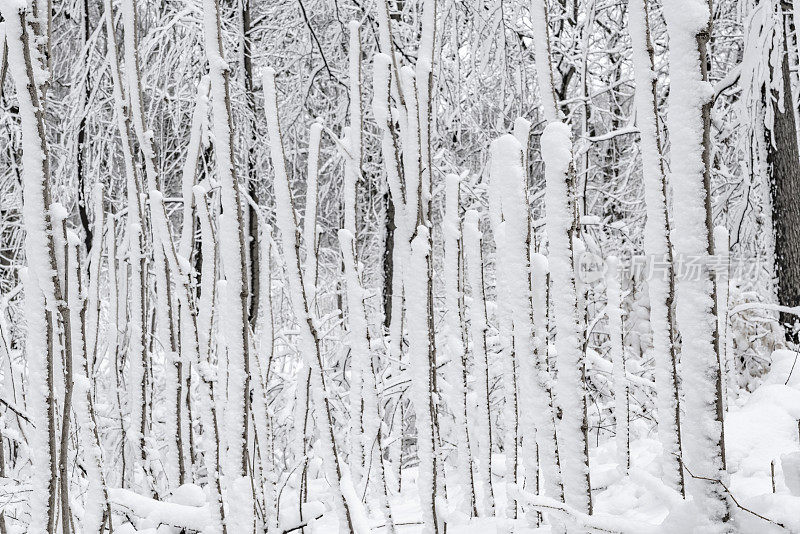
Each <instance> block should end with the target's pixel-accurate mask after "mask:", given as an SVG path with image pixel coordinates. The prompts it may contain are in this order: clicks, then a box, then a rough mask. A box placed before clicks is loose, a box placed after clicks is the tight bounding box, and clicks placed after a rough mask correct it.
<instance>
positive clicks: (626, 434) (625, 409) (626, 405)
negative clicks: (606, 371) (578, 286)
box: [606, 256, 631, 474]
mask: <svg viewBox="0 0 800 534" xmlns="http://www.w3.org/2000/svg"><path fill="white" fill-rule="evenodd" d="M606 267H607V269H608V271H607V272H606V298H607V302H606V315H607V316H608V335H609V337H610V338H611V343H610V345H611V362H612V365H613V367H612V368H613V372H612V377H613V382H614V428H615V431H616V444H617V463H618V469H619V471H620V472H621V473H622V474H627V473H628V470H629V469H630V468H631V435H630V428H629V427H630V420H631V414H630V392H629V390H628V377H627V375H626V369H625V346H624V344H623V335H624V334H623V329H622V317H623V313H624V312H623V310H622V288H621V286H620V280H619V276H620V273H619V260H618V259H617V258H616V256H609V257H608V259H607V260H606Z"/></svg>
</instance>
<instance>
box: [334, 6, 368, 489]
mask: <svg viewBox="0 0 800 534" xmlns="http://www.w3.org/2000/svg"><path fill="white" fill-rule="evenodd" d="M349 30H350V46H349V52H348V55H349V71H348V78H349V86H350V93H349V94H350V126H349V128H347V136H346V145H347V149H348V151H349V154H348V155H347V158H346V161H345V165H344V188H343V189H344V191H343V195H344V202H343V210H344V228H343V229H344V230H345V231H347V232H348V233H349V234H350V236H352V241H353V243H354V246H355V245H357V244H358V228H357V225H356V218H357V217H358V204H357V200H358V179H359V176H360V174H361V127H362V118H361V115H362V112H361V41H360V37H361V30H360V25H359V23H358V21H355V20H354V21H350V24H349ZM339 242H340V245H341V243H342V235H341V233H340V235H339ZM343 253H344V252H343ZM353 254H355V255H356V256H354V260H353V261H358V260H357V259H355V258H357V252H356V250H355V249H354V250H353ZM344 269H345V271H347V269H348V267H347V265H345V266H344ZM351 282H352V281H351V280H349V278H348V276H347V274H345V285H346V286H347V287H348V288H349V286H350V284H351ZM353 290H355V289H353ZM347 293H348V295H350V294H351V293H350V289H348V290H347ZM351 305H353V304H351V303H350V300H348V307H349V306H351ZM348 312H349V313H348V314H347V318H348V321H356V322H358V321H359V319H358V318H356V317H355V316H354V315H353V313H352V312H350V310H349V308H348ZM363 319H364V323H363V324H356V325H351V330H350V331H351V332H352V334H353V338H352V339H351V343H352V342H355V343H356V345H351V347H352V350H351V366H350V458H349V463H350V470H351V472H352V473H353V478H354V480H353V481H354V482H355V483H356V484H359V483H360V482H361V477H362V476H363V471H364V468H365V451H364V396H365V395H366V394H367V393H366V392H365V391H364V375H365V373H366V372H367V370H368V368H369V347H367V346H359V344H363V343H365V341H366V334H367V332H366V329H367V325H366V317H364V318H363ZM362 326H363V332H362V331H361V327H362Z"/></svg>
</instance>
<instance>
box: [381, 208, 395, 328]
mask: <svg viewBox="0 0 800 534" xmlns="http://www.w3.org/2000/svg"><path fill="white" fill-rule="evenodd" d="M385 203H386V215H385V217H386V228H385V231H386V237H385V240H384V248H383V326H384V328H386V331H387V332H388V331H389V325H391V324H392V299H393V298H394V297H395V295H393V294H392V279H393V278H394V230H395V223H394V202H392V199H391V195H389V193H386V195H385Z"/></svg>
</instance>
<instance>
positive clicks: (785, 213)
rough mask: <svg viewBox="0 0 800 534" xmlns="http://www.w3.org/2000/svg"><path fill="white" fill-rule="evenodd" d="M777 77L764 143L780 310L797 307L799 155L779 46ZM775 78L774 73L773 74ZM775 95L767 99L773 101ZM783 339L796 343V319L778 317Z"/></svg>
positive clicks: (799, 275)
mask: <svg viewBox="0 0 800 534" xmlns="http://www.w3.org/2000/svg"><path fill="white" fill-rule="evenodd" d="M783 46H784V49H783V53H782V54H781V55H782V56H783V60H782V61H781V72H780V76H781V78H782V80H783V102H784V105H783V109H781V108H780V106H774V107H775V119H774V122H773V127H772V136H771V138H768V139H767V164H768V166H769V181H770V194H771V196H772V226H773V231H774V233H775V274H776V276H777V292H778V302H779V303H780V304H782V305H784V306H797V305H798V304H800V201H798V199H800V165H798V162H799V161H800V155H798V148H797V125H796V124H795V117H794V112H793V111H792V105H791V102H792V86H791V82H790V80H789V57H788V55H787V54H786V48H785V46H786V45H785V44H784V45H783ZM774 74H777V73H774ZM776 93H777V92H775V91H773V93H772V95H771V97H772V98H773V99H777V98H778V95H777V94H776ZM780 321H781V323H782V324H783V325H785V326H786V339H787V341H792V342H795V343H797V342H798V340H800V336H798V329H797V327H796V326H795V323H796V321H797V318H796V317H795V316H794V315H792V314H789V313H781V314H780Z"/></svg>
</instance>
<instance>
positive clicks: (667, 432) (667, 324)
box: [628, 0, 684, 493]
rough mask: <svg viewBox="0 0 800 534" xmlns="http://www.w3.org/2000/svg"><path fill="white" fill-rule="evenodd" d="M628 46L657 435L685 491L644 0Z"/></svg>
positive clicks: (636, 4)
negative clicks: (650, 271) (652, 269)
mask: <svg viewBox="0 0 800 534" xmlns="http://www.w3.org/2000/svg"><path fill="white" fill-rule="evenodd" d="M628 17H629V20H630V25H629V28H630V35H631V46H632V49H633V67H634V79H635V82H636V94H635V97H634V98H635V105H636V120H637V125H638V127H639V131H640V132H641V136H640V139H641V140H640V144H641V150H642V177H643V181H644V191H645V204H646V207H647V220H646V222H645V231H644V250H645V254H646V255H647V256H648V259H649V261H651V262H653V263H652V264H653V265H658V267H659V269H658V272H657V273H656V275H655V276H652V277H650V279H649V280H648V281H647V284H648V290H649V295H650V324H651V325H652V329H653V357H654V359H655V366H656V368H655V379H656V402H657V408H658V437H659V440H660V441H661V448H662V458H661V463H662V466H663V469H664V479H665V483H667V484H668V485H669V486H670V487H672V488H674V489H676V490H677V491H679V492H681V493H683V492H684V480H683V470H682V469H681V465H680V459H681V439H680V406H679V395H678V376H677V366H676V354H675V335H674V332H673V324H674V321H673V319H674V317H673V306H672V304H673V300H674V296H675V270H674V265H673V256H672V244H671V242H670V222H669V218H668V215H667V200H666V196H667V182H666V174H665V170H664V159H663V153H662V141H661V132H660V130H659V128H658V116H657V112H658V107H657V106H658V92H657V88H656V74H655V65H654V50H653V44H652V40H651V35H650V19H649V9H648V0H629V2H628Z"/></svg>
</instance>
